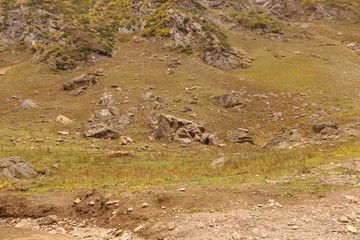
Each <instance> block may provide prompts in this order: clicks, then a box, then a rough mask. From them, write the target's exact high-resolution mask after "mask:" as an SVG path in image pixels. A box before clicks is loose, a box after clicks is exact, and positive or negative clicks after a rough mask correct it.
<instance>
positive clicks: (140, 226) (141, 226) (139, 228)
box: [133, 225, 145, 233]
mask: <svg viewBox="0 0 360 240" xmlns="http://www.w3.org/2000/svg"><path fill="white" fill-rule="evenodd" d="M144 228H145V226H144V225H139V226H137V227H136V228H135V229H134V231H133V232H134V233H138V232H141V231H142V230H144Z"/></svg>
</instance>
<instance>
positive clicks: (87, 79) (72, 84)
mask: <svg viewBox="0 0 360 240" xmlns="http://www.w3.org/2000/svg"><path fill="white" fill-rule="evenodd" d="M91 80H92V78H91V75H90V74H83V75H81V76H79V77H76V78H73V79H71V80H70V81H68V82H65V83H64V84H63V89H64V90H65V91H72V90H75V89H78V88H81V87H87V86H89V85H90V84H91Z"/></svg>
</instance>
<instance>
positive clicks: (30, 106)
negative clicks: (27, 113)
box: [21, 99, 39, 110]
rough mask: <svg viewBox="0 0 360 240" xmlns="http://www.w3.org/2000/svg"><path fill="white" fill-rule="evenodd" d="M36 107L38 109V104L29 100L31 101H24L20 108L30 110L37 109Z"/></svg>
mask: <svg viewBox="0 0 360 240" xmlns="http://www.w3.org/2000/svg"><path fill="white" fill-rule="evenodd" d="M38 107H39V104H38V103H37V102H36V101H34V100H31V99H26V100H25V101H24V102H22V104H21V108H22V109H23V110H31V109H34V108H38Z"/></svg>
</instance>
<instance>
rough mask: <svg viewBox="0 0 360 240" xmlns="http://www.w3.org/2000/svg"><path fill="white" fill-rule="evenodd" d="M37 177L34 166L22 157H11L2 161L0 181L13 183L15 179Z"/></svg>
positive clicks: (0, 162)
mask: <svg viewBox="0 0 360 240" xmlns="http://www.w3.org/2000/svg"><path fill="white" fill-rule="evenodd" d="M35 177H36V171H35V170H34V168H33V166H31V165H30V164H28V163H27V162H25V161H24V160H23V159H21V158H20V157H9V158H3V159H0V179H7V180H8V181H10V182H11V181H13V180H14V179H15V178H19V179H22V178H24V179H31V178H35Z"/></svg>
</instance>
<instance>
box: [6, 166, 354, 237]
mask: <svg viewBox="0 0 360 240" xmlns="http://www.w3.org/2000/svg"><path fill="white" fill-rule="evenodd" d="M358 166H359V159H356V160H353V161H349V162H345V163H339V164H335V163H332V164H329V165H325V166H321V167H318V168H316V169H313V170H312V171H311V174H302V175H299V176H296V177H292V180H293V181H294V180H297V181H299V182H300V181H302V182H303V183H307V184H312V183H313V184H314V185H315V186H318V187H319V188H326V191H324V192H321V191H316V190H314V189H309V190H306V189H303V190H300V189H299V187H298V188H297V189H291V188H290V187H289V186H290V185H291V184H292V182H289V181H288V179H289V177H288V176H284V177H282V178H281V179H280V180H279V181H268V182H266V183H247V184H238V185H233V186H231V187H210V186H207V187H197V188H191V187H190V188H186V189H185V191H178V190H177V189H178V188H180V187H181V186H173V187H174V189H171V190H166V191H165V190H162V191H136V192H124V193H118V194H116V193H110V192H109V191H110V190H111V189H103V190H94V191H87V192H85V191H84V192H78V193H57V192H52V193H49V192H47V193H36V194H31V195H26V196H21V195H19V193H16V192H15V193H14V192H8V191H7V192H2V193H1V194H0V216H1V217H6V218H11V220H9V219H7V220H5V222H7V223H8V224H9V225H12V224H16V223H17V222H19V221H20V220H19V219H14V218H34V219H36V218H38V217H42V216H47V215H54V214H56V215H58V216H59V217H60V219H68V218H71V219H74V220H76V224H77V225H78V226H80V223H81V222H82V221H84V220H86V221H85V222H86V223H85V226H82V227H87V228H88V230H86V232H81V228H80V227H78V228H76V227H75V229H73V231H72V232H71V231H70V232H68V233H67V234H72V233H73V232H74V231H75V232H76V231H79V232H80V233H81V234H85V233H86V234H89V233H88V232H91V231H93V230H94V229H96V228H98V227H105V229H113V232H115V231H116V230H119V229H122V230H125V229H129V230H134V231H135V232H137V234H138V235H140V236H142V237H143V238H144V239H197V240H200V239H349V240H353V239H360V238H359V235H358V231H359V229H360V189H359V186H360V181H359V176H358V174H357V173H358V171H359V168H358ZM344 169H347V170H348V171H352V174H349V172H346V173H345V172H344ZM185 185H186V184H185ZM286 189H287V190H286ZM315 189H316V188H315ZM285 190H286V191H285ZM75 198H79V199H80V200H81V202H80V203H78V204H75V203H73V200H74V199H75ZM114 200H117V201H118V202H117V201H116V202H113V203H111V202H112V201H114ZM90 201H94V204H95V205H94V206H90V205H89V203H90ZM145 202H146V203H149V206H148V207H146V208H142V207H141V205H142V204H143V203H145ZM130 207H133V210H132V211H128V208H130ZM76 224H75V225H76ZM59 227H60V224H58V225H56V224H55V226H53V227H52V228H51V229H56V228H59ZM65 228H66V227H65ZM136 228H138V229H140V230H139V231H136V230H135V229H136ZM49 229H50V228H49ZM49 229H48V230H49ZM79 229H80V230H79ZM9 231H10V232H11V230H7V232H9ZM81 234H80V236H81ZM90 235H91V234H90ZM91 237H93V238H91ZM91 237H89V239H98V238H97V237H96V236H91ZM10 239H11V238H10ZM44 239H46V238H44ZM112 239H116V238H112ZM120 239H121V238H120Z"/></svg>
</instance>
